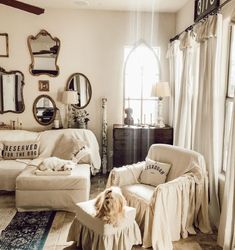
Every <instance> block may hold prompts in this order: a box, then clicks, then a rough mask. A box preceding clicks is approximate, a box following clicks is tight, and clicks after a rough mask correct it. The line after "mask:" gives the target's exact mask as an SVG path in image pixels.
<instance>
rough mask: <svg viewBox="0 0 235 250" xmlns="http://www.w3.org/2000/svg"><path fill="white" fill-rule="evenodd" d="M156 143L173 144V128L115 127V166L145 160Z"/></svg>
mask: <svg viewBox="0 0 235 250" xmlns="http://www.w3.org/2000/svg"><path fill="white" fill-rule="evenodd" d="M154 143H165V144H173V128H171V127H166V128H153V127H150V128H141V127H125V126H120V125H119V126H117V127H116V126H115V125H114V128H113V166H114V167H120V166H123V165H127V164H133V163H136V162H138V161H143V160H145V157H146V156H147V153H148V150H149V147H150V146H151V145H152V144H154Z"/></svg>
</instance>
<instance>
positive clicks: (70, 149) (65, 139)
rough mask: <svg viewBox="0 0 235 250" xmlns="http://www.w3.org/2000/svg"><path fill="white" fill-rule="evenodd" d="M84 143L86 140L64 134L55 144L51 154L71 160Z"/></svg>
mask: <svg viewBox="0 0 235 250" xmlns="http://www.w3.org/2000/svg"><path fill="white" fill-rule="evenodd" d="M85 145H86V142H84V141H82V140H80V139H76V138H73V137H71V136H68V135H65V134H64V135H63V136H62V137H61V139H60V140H59V142H58V143H57V144H56V145H55V149H54V151H53V153H52V156H55V157H57V158H60V159H64V160H72V159H73V157H74V156H75V155H76V154H77V153H78V152H80V150H81V149H83V148H84V147H85Z"/></svg>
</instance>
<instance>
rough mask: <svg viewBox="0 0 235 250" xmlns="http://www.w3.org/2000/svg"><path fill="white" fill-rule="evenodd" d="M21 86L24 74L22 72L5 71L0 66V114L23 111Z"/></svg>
mask: <svg viewBox="0 0 235 250" xmlns="http://www.w3.org/2000/svg"><path fill="white" fill-rule="evenodd" d="M23 86H24V75H23V73H22V72H20V71H9V72H7V71H5V69H3V68H0V114H3V113H6V112H13V113H22V112H23V111H24V109H25V106H24V99H23Z"/></svg>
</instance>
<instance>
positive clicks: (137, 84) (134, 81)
mask: <svg viewBox="0 0 235 250" xmlns="http://www.w3.org/2000/svg"><path fill="white" fill-rule="evenodd" d="M127 70H130V72H129V71H128V73H127V74H126V77H125V82H126V83H127V84H125V98H126V99H128V98H134V99H136V98H138V99H140V98H141V78H140V77H139V75H140V73H139V72H138V71H136V70H135V69H133V70H132V69H130V68H128V69H127Z"/></svg>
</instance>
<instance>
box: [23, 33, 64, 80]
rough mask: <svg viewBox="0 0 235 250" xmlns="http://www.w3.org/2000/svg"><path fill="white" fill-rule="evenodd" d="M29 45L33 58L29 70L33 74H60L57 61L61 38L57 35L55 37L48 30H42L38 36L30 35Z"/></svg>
mask: <svg viewBox="0 0 235 250" xmlns="http://www.w3.org/2000/svg"><path fill="white" fill-rule="evenodd" d="M28 47H29V51H30V55H31V60H32V63H31V64H30V66H29V71H30V73H31V74H32V75H36V76H37V75H49V76H58V75H59V66H58V65H57V64H56V63H57V58H58V55H59V50H60V40H59V39H58V38H57V37H54V38H53V37H52V36H51V35H50V34H49V33H48V32H47V31H46V30H41V31H40V32H39V33H38V34H37V35H36V36H29V38H28Z"/></svg>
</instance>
